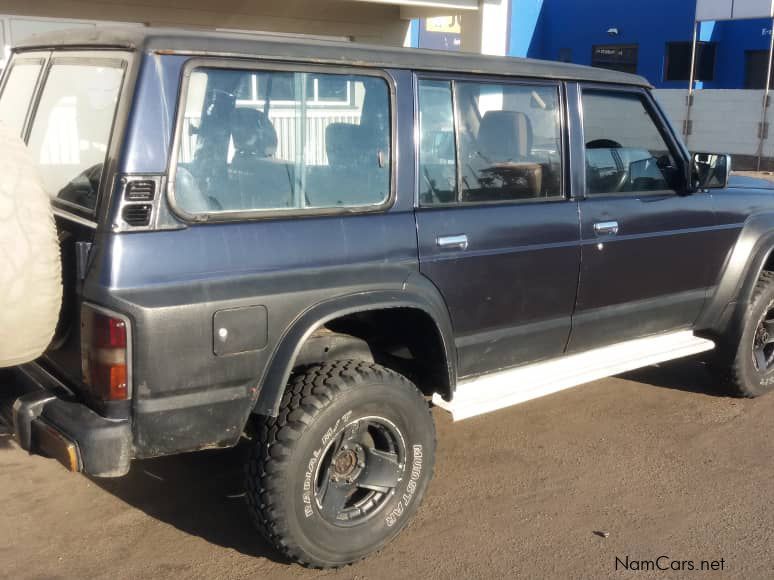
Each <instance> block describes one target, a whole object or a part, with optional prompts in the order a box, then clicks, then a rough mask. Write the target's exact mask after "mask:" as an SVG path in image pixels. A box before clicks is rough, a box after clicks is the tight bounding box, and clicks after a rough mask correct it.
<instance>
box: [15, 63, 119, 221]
mask: <svg viewBox="0 0 774 580" xmlns="http://www.w3.org/2000/svg"><path fill="white" fill-rule="evenodd" d="M124 70H125V61H124V60H123V59H119V58H80V57H61V58H59V57H54V58H53V59H52V62H51V67H50V69H49V71H48V75H47V77H46V81H45V85H44V87H43V92H42V94H41V96H40V102H39V104H38V107H37V111H36V113H35V119H34V120H33V123H32V129H31V131H30V136H29V142H28V146H29V148H30V150H31V151H32V154H33V156H34V159H35V160H36V161H37V163H38V167H39V169H40V175H41V178H42V180H43V187H44V189H45V190H46V192H47V193H48V194H49V195H50V196H51V197H52V198H54V199H57V200H58V201H61V202H64V203H66V204H68V205H74V206H77V207H79V208H83V209H86V210H89V211H90V212H93V210H94V209H95V208H96V206H97V192H98V189H99V182H100V179H101V177H102V168H103V165H104V163H105V158H106V156H107V151H108V144H109V142H110V135H111V133H112V129H113V121H114V118H115V112H116V107H117V104H118V97H119V93H120V92H121V84H122V82H123V78H124Z"/></svg>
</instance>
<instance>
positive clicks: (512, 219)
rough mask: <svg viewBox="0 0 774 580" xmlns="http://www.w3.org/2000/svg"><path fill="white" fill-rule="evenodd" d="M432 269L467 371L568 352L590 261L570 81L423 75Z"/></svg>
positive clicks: (422, 233)
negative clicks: (585, 262)
mask: <svg viewBox="0 0 774 580" xmlns="http://www.w3.org/2000/svg"><path fill="white" fill-rule="evenodd" d="M418 116H419V125H420V126H419V131H418V135H419V160H418V161H419V163H418V176H417V182H418V202H419V207H418V208H417V210H416V220H417V228H418V236H419V260H420V270H421V272H422V273H423V274H424V275H425V276H427V277H428V278H429V279H430V280H432V282H433V283H434V284H435V285H436V287H438V288H439V290H440V292H441V293H442V295H443V297H444V299H445V300H446V304H447V306H448V308H449V312H450V314H451V319H452V323H453V325H454V331H455V336H456V346H457V352H458V356H459V372H460V375H461V376H466V375H467V376H469V375H475V374H481V373H485V372H488V371H492V370H494V369H498V368H505V367H509V366H515V365H518V364H521V363H525V362H529V361H533V360H537V359H541V358H547V357H552V356H558V355H561V354H562V352H563V351H564V348H565V347H566V345H567V339H568V337H569V332H570V321H571V315H572V309H573V305H574V301H575V291H576V289H577V279H578V266H579V259H580V248H579V235H578V213H577V212H578V210H577V204H576V202H575V201H572V200H569V199H567V198H566V197H565V191H566V188H565V176H564V169H565V164H564V163H563V158H564V155H563V143H564V139H563V136H562V127H563V116H564V115H563V113H562V106H561V99H560V86H559V84H558V83H538V82H534V81H530V82H528V83H520V82H514V81H510V80H508V81H500V80H491V81H489V80H480V79H474V80H464V79H458V80H454V81H450V80H448V79H440V78H426V79H421V80H419V81H418Z"/></svg>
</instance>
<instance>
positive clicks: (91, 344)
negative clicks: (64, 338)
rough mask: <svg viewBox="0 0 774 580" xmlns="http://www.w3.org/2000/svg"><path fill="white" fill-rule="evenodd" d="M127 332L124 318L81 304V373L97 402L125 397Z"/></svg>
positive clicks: (127, 385) (127, 390)
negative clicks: (98, 400)
mask: <svg viewBox="0 0 774 580" xmlns="http://www.w3.org/2000/svg"><path fill="white" fill-rule="evenodd" d="M127 336H128V329H127V323H126V321H125V320H124V319H122V318H118V317H117V316H115V315H110V314H107V313H105V312H103V311H98V310H95V309H94V308H93V307H91V306H88V305H84V306H83V309H82V310H81V372H82V375H83V382H84V384H86V385H87V386H88V387H89V390H90V391H91V393H92V394H93V395H95V396H96V397H97V398H98V399H101V400H103V401H123V400H126V399H128V398H129V377H128V373H127V368H128V367H127V365H128V364H129V356H128V350H129V348H128V339H127Z"/></svg>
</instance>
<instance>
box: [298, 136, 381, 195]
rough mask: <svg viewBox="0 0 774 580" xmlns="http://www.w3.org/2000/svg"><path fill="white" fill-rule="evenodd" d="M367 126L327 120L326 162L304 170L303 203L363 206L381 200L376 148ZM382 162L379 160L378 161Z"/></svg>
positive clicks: (378, 150) (378, 152)
mask: <svg viewBox="0 0 774 580" xmlns="http://www.w3.org/2000/svg"><path fill="white" fill-rule="evenodd" d="M374 137H375V135H374V134H373V131H370V129H369V127H368V126H367V125H355V124H352V123H330V124H329V125H328V126H327V127H326V128H325V153H326V157H327V160H328V164H327V165H318V166H312V167H310V168H309V169H308V177H307V182H306V197H307V203H308V204H309V205H310V206H311V207H335V206H346V205H363V203H364V201H368V200H369V199H370V200H372V202H373V203H378V202H379V201H380V200H381V199H383V192H382V188H381V187H379V183H378V182H377V179H378V178H379V177H380V176H379V174H378V171H374V170H375V169H378V168H379V165H380V159H379V156H380V154H381V155H383V154H384V153H383V152H380V149H379V147H378V145H377V143H376V142H375V139H374ZM381 163H383V160H382V161H381Z"/></svg>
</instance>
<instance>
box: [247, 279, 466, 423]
mask: <svg viewBox="0 0 774 580" xmlns="http://www.w3.org/2000/svg"><path fill="white" fill-rule="evenodd" d="M390 308H410V309H415V310H420V311H422V312H424V313H425V314H426V315H427V316H429V317H430V319H431V320H432V321H433V322H434V323H435V327H436V330H437V332H438V336H439V338H440V340H441V342H442V344H443V351H444V355H445V358H446V361H445V362H446V371H447V373H448V389H447V391H448V392H445V393H441V395H442V396H443V397H444V398H445V399H449V400H451V397H452V396H453V394H454V388H455V386H456V380H457V352H456V348H455V344H454V333H453V330H452V324H451V318H450V316H449V311H448V309H447V307H446V303H445V301H444V300H443V298H442V297H441V295H440V293H439V292H438V290H437V288H436V287H435V286H434V285H433V284H432V283H431V282H430V281H429V280H428V279H427V278H425V277H424V276H422V275H421V274H419V273H415V274H411V275H410V276H409V278H408V279H407V280H406V281H405V282H404V283H403V285H402V288H401V289H400V290H397V289H392V290H375V291H367V292H358V293H354V294H347V295H343V296H337V297H335V298H330V299H327V300H324V301H322V302H319V303H317V304H315V305H314V306H312V307H310V308H308V309H307V310H305V311H304V312H302V313H301V314H300V315H299V316H298V317H297V318H296V319H295V320H294V321H293V323H292V324H290V325H289V327H288V328H287V329H286V330H285V332H284V333H283V335H282V338H281V339H280V341H279V344H278V346H277V347H276V348H275V350H274V353H273V354H272V356H271V358H270V360H269V364H268V365H267V367H266V370H265V371H264V374H263V377H262V379H261V381H260V382H259V389H258V391H257V396H256V401H255V404H254V407H253V412H254V413H257V414H260V415H271V416H276V414H277V412H278V411H279V405H280V402H281V399H282V393H283V392H284V390H285V385H286V384H287V382H288V380H289V379H290V374H291V372H292V370H293V366H294V362H295V360H296V358H297V357H298V354H299V352H300V351H301V348H302V346H303V344H304V342H305V341H306V340H307V338H309V337H310V336H311V335H312V333H314V331H315V330H316V329H318V328H319V327H320V326H322V325H324V324H325V323H326V322H329V321H331V320H334V319H335V318H338V317H340V316H345V315H348V314H354V313H357V312H367V311H371V310H385V309H390Z"/></svg>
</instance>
